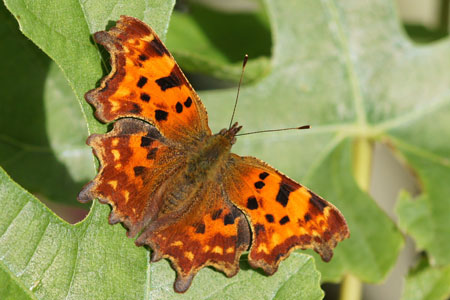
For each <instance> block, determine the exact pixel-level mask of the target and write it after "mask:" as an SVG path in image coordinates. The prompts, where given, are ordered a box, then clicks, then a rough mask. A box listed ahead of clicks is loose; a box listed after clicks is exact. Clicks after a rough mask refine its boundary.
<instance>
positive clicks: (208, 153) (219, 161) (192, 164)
mask: <svg viewBox="0 0 450 300" xmlns="http://www.w3.org/2000/svg"><path fill="white" fill-rule="evenodd" d="M241 128H242V127H241V126H238V124H237V123H235V124H234V125H233V126H232V127H231V128H229V129H222V130H221V131H220V132H219V133H217V134H215V135H211V136H208V137H206V138H205V139H204V141H202V142H201V143H200V145H199V146H198V148H197V149H196V151H195V153H194V154H193V155H192V156H191V157H189V159H188V162H187V168H186V174H185V178H186V180H187V181H188V182H189V183H195V182H200V181H202V182H203V181H204V180H207V179H208V177H209V178H210V179H214V178H215V177H216V175H217V172H218V171H219V170H220V168H221V167H222V166H223V165H224V164H225V162H226V161H227V160H228V158H229V155H230V150H231V146H232V145H233V144H234V143H235V141H236V138H235V136H236V133H237V132H238V131H239V130H240V129H241Z"/></svg>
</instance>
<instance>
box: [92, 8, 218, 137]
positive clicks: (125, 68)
mask: <svg viewBox="0 0 450 300" xmlns="http://www.w3.org/2000/svg"><path fill="white" fill-rule="evenodd" d="M94 39H95V41H96V42H97V43H99V44H101V45H103V46H104V47H105V48H106V49H107V50H108V52H109V53H110V54H111V65H112V70H111V73H110V74H109V75H108V76H107V77H105V78H104V79H103V80H102V82H101V84H100V87H98V88H97V89H94V90H92V91H90V92H88V93H87V94H86V96H85V98H86V100H87V101H88V102H89V103H91V104H92V105H93V106H95V108H96V111H95V115H96V117H97V118H98V119H99V120H101V121H103V122H111V121H114V120H116V119H118V118H123V117H136V118H141V119H143V120H145V121H148V122H149V123H151V124H153V125H154V126H155V127H156V128H157V129H158V130H159V131H160V132H161V133H162V134H163V135H164V136H165V137H167V138H169V139H171V140H174V141H187V140H196V139H199V138H201V137H203V136H205V135H210V134H211V131H210V129H209V127H208V117H207V113H206V110H205V107H204V106H203V104H202V103H201V101H200V99H199V97H198V95H197V94H196V93H195V91H194V90H193V89H192V87H191V85H190V84H189V82H188V81H187V79H186V77H185V76H184V74H183V72H182V71H181V70H180V68H179V67H178V65H177V63H176V62H175V60H174V59H173V57H172V55H171V54H170V53H169V51H168V50H167V49H166V47H165V46H164V44H163V43H162V42H161V41H160V40H159V38H158V36H157V35H156V33H155V32H154V31H153V30H152V29H151V28H150V27H149V26H147V25H146V24H145V23H143V22H142V21H140V20H138V19H135V18H132V17H127V16H121V17H120V20H118V21H117V23H116V26H115V27H113V28H111V29H110V30H109V31H100V32H97V33H95V34H94Z"/></svg>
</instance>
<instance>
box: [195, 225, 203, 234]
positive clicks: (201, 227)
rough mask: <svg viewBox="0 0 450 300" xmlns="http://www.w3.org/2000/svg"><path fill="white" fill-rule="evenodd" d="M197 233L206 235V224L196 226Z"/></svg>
mask: <svg viewBox="0 0 450 300" xmlns="http://www.w3.org/2000/svg"><path fill="white" fill-rule="evenodd" d="M195 233H201V234H203V233H205V224H204V223H199V224H197V225H195Z"/></svg>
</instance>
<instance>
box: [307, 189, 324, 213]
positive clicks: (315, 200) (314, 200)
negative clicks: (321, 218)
mask: <svg viewBox="0 0 450 300" xmlns="http://www.w3.org/2000/svg"><path fill="white" fill-rule="evenodd" d="M309 203H311V204H312V205H314V206H315V207H317V208H318V209H319V210H320V211H323V209H324V208H325V207H327V206H328V204H327V203H326V202H325V200H323V199H322V198H320V197H319V196H317V195H316V194H313V193H311V197H310V198H309Z"/></svg>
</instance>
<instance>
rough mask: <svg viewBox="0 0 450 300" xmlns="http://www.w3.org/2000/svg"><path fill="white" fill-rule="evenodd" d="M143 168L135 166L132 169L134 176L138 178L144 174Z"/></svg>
mask: <svg viewBox="0 0 450 300" xmlns="http://www.w3.org/2000/svg"><path fill="white" fill-rule="evenodd" d="M145 169H146V168H145V167H143V166H137V167H134V168H133V171H134V176H136V177H137V176H139V175H142V173H144V171H145Z"/></svg>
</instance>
